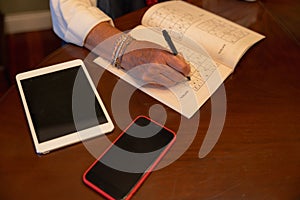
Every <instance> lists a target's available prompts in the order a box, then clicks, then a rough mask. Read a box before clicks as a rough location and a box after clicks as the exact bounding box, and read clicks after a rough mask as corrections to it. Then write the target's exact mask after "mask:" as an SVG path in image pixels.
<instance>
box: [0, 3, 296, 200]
mask: <svg viewBox="0 0 300 200" xmlns="http://www.w3.org/2000/svg"><path fill="white" fill-rule="evenodd" d="M190 2H193V3H196V4H197V5H198V6H201V7H203V8H205V9H207V10H210V11H212V12H215V13H217V14H220V15H222V16H224V17H226V18H228V19H231V20H233V21H235V22H237V23H239V24H242V25H244V26H247V27H249V28H250V29H252V30H255V31H257V32H259V33H262V34H264V35H265V36H266V38H265V39H264V40H262V41H260V42H259V43H257V44H256V45H255V46H253V47H251V49H250V50H249V51H247V53H246V54H245V55H244V56H243V57H242V59H241V61H240V62H239V63H238V65H237V67H236V69H235V72H234V73H233V74H232V75H231V76H230V77H229V78H228V79H227V80H226V81H225V84H224V85H225V89H226V97H227V112H226V119H225V124H224V128H223V131H222V134H221V136H220V138H219V140H218V142H217V144H216V145H215V147H214V148H213V150H212V151H211V152H210V153H209V154H208V155H207V156H206V157H204V158H202V159H200V158H199V157H198V153H199V149H200V147H201V144H202V141H203V138H204V137H205V134H206V132H207V129H208V127H209V124H210V120H211V100H208V101H207V102H206V103H205V104H204V106H202V107H201V109H200V110H199V114H200V115H201V117H200V120H198V119H197V118H195V117H194V118H192V119H189V120H187V119H183V121H180V120H181V116H180V115H179V114H178V113H176V112H174V111H172V110H171V109H169V108H167V107H165V106H163V105H162V106H163V108H164V109H165V110H166V113H167V121H166V126H167V127H169V128H170V129H173V130H174V131H178V127H179V124H180V123H185V124H186V125H187V126H186V128H185V129H184V134H186V138H189V137H190V134H191V132H192V129H193V127H194V126H195V125H197V124H198V125H199V127H198V129H197V134H196V136H195V138H194V139H193V141H192V143H191V145H190V146H189V148H188V149H187V150H186V151H185V152H184V153H183V155H182V156H180V158H179V159H177V160H176V161H175V162H173V163H172V164H170V165H169V166H167V167H165V168H163V169H161V170H158V171H155V172H153V173H152V174H151V175H150V176H149V178H148V179H147V180H146V181H145V183H144V184H143V185H142V187H141V188H140V189H139V190H138V191H137V193H136V194H135V195H134V196H133V199H193V200H194V199H205V200H208V199H209V200H210V199H230V200H232V199H251V200H252V199H255V200H257V199H300V190H299V188H300V170H299V169H300V134H299V132H300V124H299V121H300V106H299V102H300V83H299V81H300V78H299V75H300V69H299V66H300V62H299V52H300V51H299V50H300V47H299V37H300V35H299V32H298V31H299V24H295V23H294V22H295V21H297V20H299V18H300V15H299V12H297V13H295V12H293V13H290V11H294V9H295V7H298V8H299V3H296V1H289V2H290V4H287V3H286V1H279V0H273V1H267V0H264V1H257V2H254V3H246V2H243V1H232V0H227V1H218V0H210V1H204V0H203V1H190ZM289 5H290V7H289ZM143 12H145V9H144V10H141V11H139V12H135V13H131V14H129V15H126V16H124V17H122V18H120V19H117V20H116V25H117V26H118V27H120V28H121V29H122V30H127V29H129V28H132V27H134V26H135V25H137V24H138V23H139V21H140V18H141V16H142V13H143ZM124 19H125V22H124V23H123V20H124ZM297 26H298V29H297ZM93 57H94V56H93V55H91V54H89V52H88V51H87V50H86V49H84V48H80V47H76V46H73V45H65V46H64V47H62V48H60V49H58V50H57V51H55V52H54V53H52V54H51V55H49V56H48V57H47V58H46V59H45V60H44V61H43V62H42V63H41V64H40V65H39V66H38V67H42V66H47V65H51V64H55V63H58V62H63V61H67V60H72V59H76V58H81V59H84V60H85V63H86V65H87V67H88V70H89V72H90V74H91V76H92V78H93V80H94V81H95V83H96V84H97V85H98V91H99V93H100V96H101V97H102V99H103V101H104V104H105V105H106V107H107V108H108V111H109V113H110V115H111V116H112V118H113V120H115V118H117V117H120V116H122V114H123V113H121V112H120V113H113V112H112V109H111V98H112V91H113V90H114V86H115V84H116V83H117V81H118V80H119V79H118V78H117V77H115V76H113V75H112V74H110V73H108V72H104V73H103V74H102V76H101V79H100V81H99V84H98V81H97V79H98V77H99V74H100V73H102V72H103V69H102V68H100V67H98V66H96V65H95V64H93V63H92V58H93ZM121 86H122V88H123V89H124V91H126V90H130V89H132V86H130V85H128V84H126V83H124V82H123V84H122V85H121ZM218 92H220V91H217V92H216V94H214V96H215V95H218ZM154 104H158V102H157V101H156V100H154V99H152V98H150V97H149V96H147V95H146V94H144V93H142V92H140V91H136V92H135V93H134V94H133V95H132V97H131V100H130V105H129V110H130V114H131V116H132V118H134V117H135V116H137V115H141V114H143V115H149V114H148V112H149V109H150V107H151V106H152V105H154ZM0 113H1V115H0V124H1V129H0V156H1V165H0V181H1V188H0V199H40V198H42V199H44V200H46V199H102V196H100V195H98V194H97V193H96V192H94V191H92V190H91V189H90V188H88V187H87V186H85V185H84V183H83V182H82V175H83V173H84V171H85V170H86V169H87V168H88V167H89V166H90V165H91V164H92V162H93V161H94V160H95V158H94V157H93V156H92V155H91V154H90V153H89V151H88V149H87V148H86V145H89V144H87V143H79V144H75V145H72V146H69V147H67V148H63V149H60V150H57V151H53V152H51V153H50V154H48V155H44V156H37V155H36V154H35V153H34V147H33V144H32V141H31V136H30V132H29V128H28V125H27V122H26V119H25V114H24V111H23V108H22V104H21V100H20V97H19V94H18V91H17V88H16V86H12V87H11V88H10V89H9V91H8V92H7V93H6V94H5V95H4V96H3V97H2V98H1V99H0ZM115 124H116V123H115ZM120 132H121V130H120V127H118V126H117V125H116V128H115V130H114V131H113V132H112V133H111V134H108V135H107V136H108V137H109V139H113V138H115V137H117V136H118V134H119V133H120ZM102 139H103V137H99V138H96V139H95V140H100V141H101V140H102ZM89 142H91V143H92V142H93V140H91V141H89ZM178 142H179V143H180V142H182V143H184V142H185V141H184V138H181V140H180V141H178ZM104 149H105V147H103V146H101V147H99V152H101V151H103V150H104Z"/></svg>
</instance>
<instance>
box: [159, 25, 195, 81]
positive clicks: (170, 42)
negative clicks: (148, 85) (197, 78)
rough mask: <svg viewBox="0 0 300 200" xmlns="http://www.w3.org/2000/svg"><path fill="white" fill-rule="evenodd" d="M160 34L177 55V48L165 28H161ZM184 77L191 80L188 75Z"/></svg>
mask: <svg viewBox="0 0 300 200" xmlns="http://www.w3.org/2000/svg"><path fill="white" fill-rule="evenodd" d="M162 34H163V36H164V38H165V40H166V42H167V44H168V45H169V47H170V49H171V51H172V53H173V55H175V56H177V55H178V51H177V49H176V47H175V45H174V43H173V41H172V39H171V37H170V35H169V33H168V32H167V31H166V30H162ZM186 78H187V79H188V80H191V77H190V76H187V77H186Z"/></svg>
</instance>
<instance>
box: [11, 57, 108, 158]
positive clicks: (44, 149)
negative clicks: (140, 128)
mask: <svg viewBox="0 0 300 200" xmlns="http://www.w3.org/2000/svg"><path fill="white" fill-rule="evenodd" d="M16 80H17V84H18V88H19V92H20V96H21V99H22V102H23V105H24V110H25V113H26V117H27V120H28V124H29V128H30V132H31V135H32V138H33V142H34V146H35V148H36V152H37V153H39V154H40V153H42V154H45V153H48V152H49V151H51V150H54V149H57V148H60V147H64V146H67V145H70V144H74V143H76V142H80V141H83V140H86V139H89V138H92V137H96V136H99V135H102V134H105V133H108V132H111V131H112V130H113V128H114V126H113V123H112V121H111V119H110V117H109V115H108V113H107V111H106V109H105V107H104V104H103V102H102V101H101V99H100V96H99V94H98V92H97V90H96V88H95V86H94V84H93V82H92V80H91V78H90V76H89V74H88V71H87V69H86V67H85V65H84V63H83V61H82V60H73V61H69V62H65V63H60V64H57V65H52V66H49V67H45V68H41V69H36V70H32V71H28V72H24V73H20V74H18V75H17V76H16Z"/></svg>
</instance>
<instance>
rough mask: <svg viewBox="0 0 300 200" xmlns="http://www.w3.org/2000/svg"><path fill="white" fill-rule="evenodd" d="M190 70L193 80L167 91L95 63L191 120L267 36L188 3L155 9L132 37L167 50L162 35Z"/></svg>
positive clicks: (100, 61) (102, 62) (99, 60)
mask: <svg viewBox="0 0 300 200" xmlns="http://www.w3.org/2000/svg"><path fill="white" fill-rule="evenodd" d="M163 29H165V30H167V31H168V33H169V34H170V36H171V38H172V40H173V42H174V44H175V46H176V48H177V50H178V52H180V53H181V54H182V55H183V57H184V58H185V59H186V60H187V61H188V62H189V63H190V65H191V69H192V72H191V80H190V81H187V82H183V83H180V84H177V85H176V86H174V87H171V88H168V89H161V88H154V87H147V86H143V83H142V82H139V81H138V80H136V79H134V78H132V77H131V76H129V75H127V74H126V73H125V72H124V71H122V70H119V69H117V68H115V67H113V66H111V65H110V62H108V61H106V60H104V59H102V58H101V57H98V58H96V59H95V61H94V62H96V63H97V64H99V65H100V66H102V67H105V68H106V69H108V70H109V71H110V72H112V73H114V74H115V75H117V76H119V77H120V78H122V79H124V80H126V81H127V82H129V83H130V84H132V85H134V86H135V87H137V88H139V89H140V90H142V91H144V92H145V93H147V94H149V95H150V96H152V97H154V98H156V99H157V100H159V101H160V102H162V103H164V104H165V105H167V106H169V107H170V108H172V109H174V110H175V111H177V112H179V113H181V114H182V115H183V116H185V117H187V118H190V117H192V116H193V115H194V114H195V113H196V112H197V110H198V109H199V108H200V107H201V106H202V105H203V104H204V103H205V102H206V101H207V99H209V98H210V96H211V95H212V94H213V93H214V92H215V91H216V90H217V89H218V87H219V86H220V85H221V84H222V83H223V81H224V80H225V79H226V78H227V77H228V76H229V75H230V74H231V73H232V72H233V71H234V68H235V66H236V64H237V63H238V61H239V60H240V58H241V57H242V56H243V54H244V53H245V52H246V51H247V50H248V49H249V48H250V47H251V46H252V45H253V44H255V43H256V42H258V41H259V40H261V39H263V38H264V36H263V35H260V34H258V33H256V32H254V31H251V30H249V29H247V28H244V27H242V26H240V25H238V24H236V23H233V22H231V21H229V20H227V19H224V18H222V17H220V16H217V15H215V14H213V13H211V12H208V11H206V10H203V9H201V8H199V7H196V6H193V5H191V4H189V3H187V2H184V1H168V2H163V3H159V4H156V5H154V6H152V7H151V8H150V9H148V10H147V12H146V13H145V14H144V16H143V19H142V25H140V26H138V27H136V28H134V29H133V30H131V31H130V34H131V36H132V37H134V38H136V39H139V40H148V41H151V42H154V43H158V44H160V45H161V46H163V47H166V48H168V44H167V43H166V41H165V39H164V37H163V34H162V30H163Z"/></svg>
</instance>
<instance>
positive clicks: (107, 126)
mask: <svg viewBox="0 0 300 200" xmlns="http://www.w3.org/2000/svg"><path fill="white" fill-rule="evenodd" d="M78 66H80V67H81V68H82V69H83V72H84V74H85V76H86V78H87V80H88V82H89V85H90V86H91V89H92V90H93V92H94V95H95V97H96V99H97V100H98V103H99V105H100V108H101V109H102V111H103V113H104V115H105V118H106V120H107V123H104V124H99V125H97V126H93V127H90V128H87V129H84V130H80V131H78V130H77V131H76V132H73V133H69V134H67V135H64V136H60V137H58V138H54V139H51V140H49V141H45V142H39V141H38V138H37V133H36V130H35V127H34V125H33V120H32V116H31V113H30V110H29V107H28V103H27V101H26V98H25V94H24V91H23V86H22V83H21V81H22V80H26V79H30V78H33V77H37V76H41V75H45V74H50V73H53V72H58V71H62V70H65V69H69V68H73V67H78ZM16 81H17V86H18V89H19V93H20V96H21V99H22V103H23V107H24V111H25V114H26V118H27V122H28V125H29V129H30V132H31V136H32V139H33V143H34V146H35V149H36V153H38V154H46V153H49V152H50V151H52V150H55V149H58V148H62V147H65V146H68V145H71V144H74V143H78V142H80V141H84V140H87V139H90V138H93V137H96V136H99V135H103V134H106V133H109V132H111V131H112V130H113V129H114V125H113V122H112V120H111V118H110V116H109V114H108V112H107V110H106V108H105V106H104V104H103V102H102V100H101V98H100V96H99V94H98V92H97V89H96V87H95V85H94V83H93V81H92V79H91V77H90V75H89V73H88V71H87V69H86V67H85V65H84V63H83V61H82V60H80V59H76V60H72V61H67V62H64V63H59V64H55V65H51V66H48V67H43V68H39V69H35V70H31V71H27V72H23V73H20V74H17V76H16Z"/></svg>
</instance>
